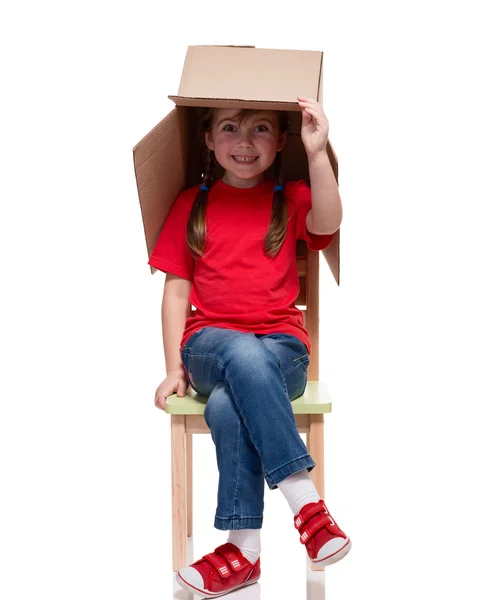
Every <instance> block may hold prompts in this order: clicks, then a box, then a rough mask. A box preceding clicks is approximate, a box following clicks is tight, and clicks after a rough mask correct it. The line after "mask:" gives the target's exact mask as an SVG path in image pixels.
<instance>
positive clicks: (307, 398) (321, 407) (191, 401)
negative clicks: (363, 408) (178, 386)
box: [165, 381, 331, 415]
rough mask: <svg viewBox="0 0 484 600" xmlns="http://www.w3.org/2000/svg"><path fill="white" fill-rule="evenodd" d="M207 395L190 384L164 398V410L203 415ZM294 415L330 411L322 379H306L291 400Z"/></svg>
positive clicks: (327, 394)
mask: <svg viewBox="0 0 484 600" xmlns="http://www.w3.org/2000/svg"><path fill="white" fill-rule="evenodd" d="M207 401H208V396H202V395H200V394H197V392H195V390H194V389H193V388H192V386H191V385H189V386H188V388H187V393H186V395H185V397H184V398H179V397H178V396H177V395H176V393H175V394H171V395H170V396H168V397H167V399H166V406H165V411H166V412H167V413H168V414H170V415H203V413H204V410H205V405H206V404H207ZM291 406H292V410H293V412H294V414H295V415H319V414H323V413H329V412H331V397H330V395H329V392H328V388H327V386H326V384H325V383H324V382H323V381H308V383H307V385H306V389H305V391H304V394H303V395H302V396H299V398H296V399H295V400H293V401H292V402H291Z"/></svg>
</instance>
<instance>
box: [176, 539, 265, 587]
mask: <svg viewBox="0 0 484 600" xmlns="http://www.w3.org/2000/svg"><path fill="white" fill-rule="evenodd" d="M192 569H195V571H197V572H194V571H192ZM259 577H260V557H259V558H258V559H257V560H256V562H255V563H254V564H252V563H251V562H250V561H248V560H247V558H245V556H244V555H243V554H242V552H241V551H240V550H239V548H238V547H237V546H235V545H234V544H231V543H230V542H227V543H226V544H222V545H221V546H218V548H215V550H214V551H213V552H211V553H210V554H205V556H204V557H203V558H201V559H200V560H197V562H194V563H193V564H191V565H190V566H189V567H184V568H183V569H180V570H179V571H178V573H177V574H176V580H177V582H178V583H179V584H180V585H181V586H182V587H184V588H186V589H187V590H190V591H191V592H192V593H194V594H200V595H202V597H206V598H217V597H218V596H223V595H224V594H228V593H229V592H233V591H234V590H236V589H238V588H241V587H244V586H246V585H250V584H251V583H255V582H256V581H257V580H258V579H259Z"/></svg>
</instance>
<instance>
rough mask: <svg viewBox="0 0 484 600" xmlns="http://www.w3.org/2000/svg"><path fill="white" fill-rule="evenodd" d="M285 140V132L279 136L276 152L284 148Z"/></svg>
mask: <svg viewBox="0 0 484 600" xmlns="http://www.w3.org/2000/svg"><path fill="white" fill-rule="evenodd" d="M286 140H287V131H285V132H284V133H281V135H280V136H279V142H278V144H277V152H280V151H281V150H282V149H283V148H284V146H285V145H286Z"/></svg>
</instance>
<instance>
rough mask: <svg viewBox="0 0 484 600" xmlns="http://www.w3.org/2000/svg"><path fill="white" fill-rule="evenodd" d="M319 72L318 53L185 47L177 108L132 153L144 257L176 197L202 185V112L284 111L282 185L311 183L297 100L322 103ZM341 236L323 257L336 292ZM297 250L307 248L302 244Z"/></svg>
mask: <svg viewBox="0 0 484 600" xmlns="http://www.w3.org/2000/svg"><path fill="white" fill-rule="evenodd" d="M322 73H323V53H322V52H318V51H312V50H272V49H264V48H255V47H253V46H189V47H188V50H187V54H186V58H185V64H184V67H183V72H182V77H181V81H180V87H179V90H178V95H176V96H168V97H169V98H170V99H171V100H173V102H174V103H175V105H176V106H175V108H174V109H173V110H172V111H171V112H170V113H169V114H168V115H167V116H166V117H165V118H164V119H163V120H162V121H160V123H158V125H156V127H154V128H153V129H152V130H151V131H150V132H149V133H148V134H147V135H146V136H145V137H144V138H143V139H142V140H141V141H140V142H139V143H138V144H137V145H136V146H135V147H134V149H133V155H134V166H135V173H136V182H137V186H138V194H139V201H140V206H141V214H142V218H143V226H144V231H145V238H146V246H147V251H148V258H149V256H150V255H151V252H152V251H153V248H154V246H155V244H156V241H157V239H158V237H159V234H160V231H161V228H162V227H163V224H164V222H165V219H166V216H167V214H168V212H169V210H170V208H171V206H172V204H173V202H174V201H175V200H176V198H177V196H178V194H179V193H180V192H181V191H182V190H184V189H186V188H189V187H192V186H195V185H198V184H201V183H202V177H201V175H202V171H203V168H202V164H201V153H200V152H199V149H198V147H197V146H196V132H197V122H198V115H199V113H200V110H201V107H207V106H216V107H224V108H257V109H265V110H285V111H288V112H289V116H290V120H291V123H290V125H289V130H288V136H287V142H286V145H285V148H284V150H283V151H282V161H283V165H284V179H285V180H286V181H288V180H297V179H306V180H308V181H309V168H308V162H307V155H306V150H305V148H304V145H303V143H302V141H301V135H300V133H301V118H302V115H301V109H300V108H299V105H298V102H297V96H308V97H310V98H315V99H317V100H318V101H319V102H320V103H322V81H323V77H322ZM327 151H328V156H329V158H330V161H331V165H332V168H333V171H334V174H335V177H336V181H338V162H337V158H336V155H335V153H334V151H333V148H332V146H331V143H330V142H329V140H328V146H327ZM221 175H222V173H221V174H220V176H221ZM339 233H340V232H339V230H338V231H337V232H336V233H335V234H334V237H333V240H332V242H331V243H330V244H329V246H327V247H326V248H325V249H324V250H322V252H323V255H324V257H325V259H326V262H327V263H328V265H329V268H330V269H331V272H332V274H333V276H334V278H335V280H336V282H337V283H338V285H339V237H340V236H339ZM299 243H302V244H305V242H304V240H298V244H299ZM150 269H151V272H152V273H154V272H155V271H156V269H155V268H154V267H151V266H150Z"/></svg>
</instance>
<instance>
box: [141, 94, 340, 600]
mask: <svg viewBox="0 0 484 600" xmlns="http://www.w3.org/2000/svg"><path fill="white" fill-rule="evenodd" d="M298 100H299V105H300V108H301V110H302V125H301V138H302V142H303V144H304V147H305V150H306V153H307V156H308V162H309V175H310V180H311V187H309V186H308V185H307V184H306V182H305V181H304V180H300V181H297V182H292V181H288V182H286V183H285V185H283V182H282V175H281V163H280V152H281V150H282V149H283V147H284V145H285V143H286V137H287V125H288V118H287V114H286V113H283V112H281V111H265V110H263V111H254V110H242V111H237V110H235V109H213V108H211V109H208V110H206V111H205V113H204V115H203V117H202V120H201V125H202V130H203V136H204V142H205V144H206V152H207V154H208V156H207V162H206V168H205V173H204V177H203V184H202V185H200V186H196V187H192V188H189V189H187V190H185V191H183V192H182V193H181V194H180V195H179V197H178V198H177V199H176V201H175V202H174V204H173V206H172V207H171V209H170V212H169V214H168V216H167V219H166V222H165V225H164V226H163V229H162V232H161V234H160V237H159V239H158V241H157V244H156V246H155V248H154V250H153V253H152V255H151V257H150V260H149V263H148V264H150V265H152V266H154V267H156V268H157V269H159V270H161V271H164V272H165V273H166V281H165V289H164V294H163V305H162V324H163V340H164V347H165V358H166V365H167V369H166V372H167V376H166V379H165V380H164V381H163V382H162V383H161V384H160V385H159V386H158V388H157V390H156V394H155V405H156V406H158V407H159V408H161V409H163V410H164V409H165V404H166V398H167V396H169V395H170V394H173V393H174V392H177V395H178V396H180V397H182V396H184V395H185V393H186V389H187V386H188V382H190V384H191V386H192V387H193V389H194V390H195V391H196V392H197V393H199V394H202V395H204V396H207V397H208V401H207V405H206V408H205V412H204V417H205V421H206V423H207V425H208V427H209V428H210V432H211V435H212V439H213V441H214V443H215V446H216V455H217V464H218V469H219V488H218V498H217V499H218V505H217V510H216V514H215V522H214V526H215V528H216V529H220V530H229V534H228V540H227V542H226V543H224V544H222V545H221V546H219V547H217V548H215V550H214V551H213V552H211V553H209V554H206V555H204V556H203V557H202V558H201V559H200V560H198V561H196V562H195V563H193V564H191V565H190V566H187V567H184V568H183V569H181V570H180V571H179V572H178V573H177V576H176V578H177V581H178V583H179V584H180V585H182V586H183V587H185V588H187V589H189V590H191V591H192V592H194V593H196V594H201V595H204V596H207V597H217V596H221V595H223V594H227V593H228V592H231V591H233V590H235V589H237V588H239V587H242V586H245V585H249V584H252V583H254V582H256V581H257V580H258V579H259V577H260V558H259V556H260V553H261V541H260V530H261V527H262V514H263V509H264V480H265V481H267V484H268V486H269V489H271V490H273V489H276V488H278V487H279V489H280V490H281V492H282V493H283V494H284V496H285V498H286V499H287V501H288V503H289V506H290V508H291V509H292V512H293V513H294V526H295V527H296V529H297V530H298V531H299V533H300V534H301V537H300V541H301V542H302V543H303V544H305V546H306V550H307V553H308V555H309V557H310V559H311V560H312V561H313V562H317V563H318V564H320V565H323V566H326V565H330V564H332V563H335V562H337V561H338V560H340V559H341V558H343V557H344V556H345V555H346V554H347V553H348V552H349V550H350V548H351V542H350V539H349V538H348V536H347V535H346V534H345V533H344V532H343V531H342V530H341V529H340V528H339V527H338V525H337V524H336V523H335V521H334V519H333V518H332V516H331V515H330V513H329V512H328V509H327V507H326V505H325V503H324V501H323V500H322V499H321V498H320V496H319V494H318V492H317V491H316V488H315V486H314V484H313V482H312V479H311V477H310V475H309V472H310V471H311V470H312V469H313V468H314V466H315V462H314V461H313V460H312V458H311V456H310V455H309V454H308V452H307V448H306V446H305V444H304V442H303V441H302V439H301V436H300V434H299V432H298V429H297V426H296V420H295V417H294V413H293V411H292V406H291V401H292V400H294V399H295V398H297V397H298V396H300V395H301V394H303V393H304V390H305V388H306V384H307V368H308V365H309V354H310V351H311V342H310V340H309V337H308V332H307V330H306V329H305V328H304V327H303V319H302V314H301V312H300V311H299V310H298V309H297V308H296V306H295V300H296V298H297V296H298V293H299V280H298V275H297V267H296V240H297V239H305V240H306V242H307V244H308V248H309V249H310V250H321V249H323V248H325V247H326V246H327V245H328V244H329V243H330V242H331V240H332V237H333V233H334V232H335V231H337V229H338V228H339V226H340V223H341V214H342V208H341V200H340V196H339V193H338V188H337V184H336V180H335V178H334V175H333V172H332V169H331V165H330V162H329V159H328V155H327V152H326V144H327V140H328V121H327V119H326V116H325V115H324V112H323V109H322V107H321V106H320V105H319V103H318V102H316V101H315V100H313V99H310V98H306V97H299V98H298ZM217 163H218V165H220V166H221V167H222V168H223V169H224V171H225V172H224V175H223V177H222V178H221V179H216V177H215V167H216V165H217ZM272 165H274V172H275V180H274V179H271V178H268V177H265V174H266V171H267V170H268V169H269V168H270V167H271V166H272ZM191 304H192V305H194V306H196V307H197V310H196V313H195V315H194V316H193V317H189V318H188V319H187V318H186V315H187V310H188V307H189V306H190V305H191ZM180 340H181V342H180Z"/></svg>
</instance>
